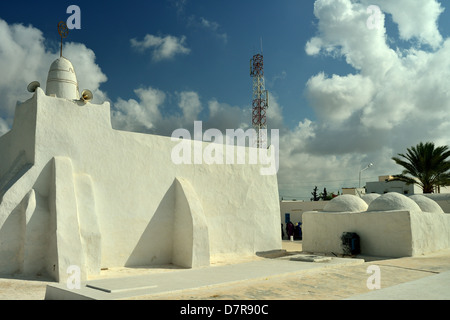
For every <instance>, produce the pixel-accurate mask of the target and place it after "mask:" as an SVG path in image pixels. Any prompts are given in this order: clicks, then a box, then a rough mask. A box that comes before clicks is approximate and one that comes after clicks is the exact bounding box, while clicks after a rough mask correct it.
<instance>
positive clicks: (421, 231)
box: [302, 211, 450, 258]
mask: <svg viewBox="0 0 450 320" xmlns="http://www.w3.org/2000/svg"><path fill="white" fill-rule="evenodd" d="M449 230H450V215H446V214H438V213H424V212H411V211H386V212H362V213H348V212H346V213H345V212H344V213H330V212H305V213H304V214H303V244H302V245H303V251H306V252H316V253H331V252H333V253H335V254H343V253H344V251H343V248H342V240H341V236H342V234H343V233H344V232H356V233H357V234H358V235H359V237H360V248H361V254H364V255H372V256H385V257H394V258H395V257H405V256H415V255H420V254H424V253H429V252H433V251H438V250H442V249H446V248H450V232H449Z"/></svg>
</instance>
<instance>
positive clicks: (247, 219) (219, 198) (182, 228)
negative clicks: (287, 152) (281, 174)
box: [0, 56, 281, 282]
mask: <svg viewBox="0 0 450 320" xmlns="http://www.w3.org/2000/svg"><path fill="white" fill-rule="evenodd" d="M30 90H31V91H33V95H32V97H31V98H30V99H29V100H27V101H25V102H23V103H19V104H18V105H17V106H16V111H15V117H14V123H13V126H12V129H11V131H10V132H8V133H6V134H5V135H3V136H2V137H0V275H1V274H4V275H10V274H16V273H20V274H24V275H36V274H45V275H49V276H51V277H52V278H53V279H54V280H55V281H59V282H62V281H65V280H66V279H67V277H68V273H67V270H68V268H69V267H71V266H78V267H79V268H80V269H81V274H82V279H87V278H88V277H89V275H94V274H98V273H99V272H100V270H101V269H102V268H108V267H133V266H149V265H158V264H174V265H178V266H182V267H188V268H195V267H202V266H208V265H209V264H210V262H211V261H212V260H213V259H215V258H219V257H227V256H230V255H233V256H236V255H237V256H243V255H252V254H255V253H257V252H263V251H271V250H279V249H281V237H280V214H279V212H280V207H279V201H278V187H277V176H276V174H275V175H261V174H260V169H261V167H262V166H263V165H260V164H175V163H173V161H171V150H172V149H173V147H174V146H175V145H176V144H177V143H178V142H175V141H172V139H171V138H169V137H162V136H156V135H147V134H139V133H132V132H124V131H118V130H114V129H113V128H112V126H111V117H110V105H109V103H107V102H105V103H103V104H100V105H96V104H93V103H91V102H90V98H91V94H90V92H89V91H84V92H83V93H82V95H81V96H80V91H79V88H78V82H77V77H76V74H75V69H74V67H73V65H72V64H71V62H70V61H69V60H67V59H66V58H64V57H62V56H61V57H60V58H59V59H57V60H56V61H55V62H53V64H52V65H51V67H50V71H49V73H48V79H47V86H46V91H45V92H44V91H43V90H42V89H41V88H40V87H39V86H37V85H36V84H34V85H31V88H30ZM249 149H250V148H245V150H246V152H248V151H249Z"/></svg>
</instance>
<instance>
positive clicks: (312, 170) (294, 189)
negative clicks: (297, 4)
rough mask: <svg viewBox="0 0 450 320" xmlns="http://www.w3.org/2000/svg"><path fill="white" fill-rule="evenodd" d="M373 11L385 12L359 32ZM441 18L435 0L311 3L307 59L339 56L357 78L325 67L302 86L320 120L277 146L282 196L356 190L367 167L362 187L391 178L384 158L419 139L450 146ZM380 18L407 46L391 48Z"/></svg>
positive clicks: (447, 45)
mask: <svg viewBox="0 0 450 320" xmlns="http://www.w3.org/2000/svg"><path fill="white" fill-rule="evenodd" d="M373 4H375V5H378V6H380V8H381V10H382V12H383V15H382V16H381V20H380V22H381V25H380V26H381V28H378V29H377V28H368V27H367V19H368V18H369V14H368V12H367V7H368V6H369V5H373ZM442 11H443V9H442V7H441V5H440V4H439V3H438V2H437V1H434V0H426V1H409V0H408V1H387V0H386V1H384V0H383V1H381V0H380V1H369V0H367V1H366V0H361V1H351V0H317V1H316V2H315V6H314V14H315V16H316V17H317V19H318V24H317V34H316V35H315V36H314V37H312V38H311V39H310V40H309V41H308V42H307V43H306V45H305V51H306V53H307V54H308V55H310V56H317V55H325V56H328V57H330V58H340V57H344V58H345V61H346V62H347V64H348V65H350V66H351V67H353V68H354V70H355V73H352V74H347V75H331V76H328V75H326V70H323V72H319V73H318V74H317V75H314V76H312V77H311V78H310V79H309V81H308V82H307V84H306V88H305V94H306V96H307V97H308V99H309V101H310V104H311V106H312V108H313V109H314V111H315V112H316V114H317V115H318V119H317V120H316V121H309V120H305V121H303V122H300V124H299V126H298V128H296V129H295V130H293V131H290V132H289V133H288V134H286V135H285V136H284V137H283V139H282V141H281V142H280V145H281V148H282V151H281V152H280V154H281V155H282V157H281V158H280V159H281V160H280V161H281V162H280V171H279V181H280V195H283V193H284V194H285V195H286V194H288V195H289V194H293V195H298V194H303V195H304V196H305V194H306V197H308V196H309V194H308V191H307V190H308V189H309V190H312V189H313V187H314V186H315V185H318V186H319V189H321V188H322V189H323V187H327V186H330V187H331V188H327V189H328V190H329V191H330V192H331V191H333V188H334V187H338V186H341V187H342V186H356V185H357V183H358V181H357V178H358V174H359V170H360V169H361V168H363V167H364V166H365V165H367V164H368V163H370V162H372V163H374V164H375V166H374V167H372V168H371V169H370V170H367V171H365V172H364V175H365V177H366V178H369V181H370V178H372V179H373V178H376V176H378V175H385V174H395V173H398V172H399V171H400V170H401V168H400V167H398V166H397V165H395V163H394V162H393V161H392V160H391V157H392V156H394V155H396V154H397V153H401V152H404V151H405V150H406V148H408V147H410V146H412V145H415V144H417V143H418V142H420V141H424V142H426V141H434V142H436V143H437V144H439V145H445V144H447V145H449V143H450V138H449V137H448V134H446V132H448V129H449V123H450V100H449V98H450V90H449V89H448V88H449V87H450V39H443V38H442V36H441V34H440V33H439V30H438V28H437V20H438V18H439V15H440V14H441V13H442ZM385 14H391V15H392V19H393V21H394V22H395V23H397V25H398V29H399V33H400V37H401V38H402V40H405V41H409V43H410V48H409V49H402V50H400V49H398V48H397V47H395V38H394V37H393V36H394V35H388V34H387V31H386V28H385V27H384V23H385ZM388 39H389V41H388ZM402 45H403V46H404V43H403V44H402ZM426 45H428V47H427V46H426ZM430 48H431V50H430ZM300 163H301V164H300ZM321 181H323V182H321ZM365 181H366V180H365V179H363V183H364V182H365Z"/></svg>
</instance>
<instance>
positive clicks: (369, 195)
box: [361, 193, 380, 205]
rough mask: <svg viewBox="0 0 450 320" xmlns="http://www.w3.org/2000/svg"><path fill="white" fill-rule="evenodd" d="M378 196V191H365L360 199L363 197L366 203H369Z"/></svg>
mask: <svg viewBox="0 0 450 320" xmlns="http://www.w3.org/2000/svg"><path fill="white" fill-rule="evenodd" d="M379 196H380V195H379V194H378V193H367V194H365V195H363V196H362V197H361V199H363V200H364V201H365V202H366V203H367V205H369V204H370V203H371V202H372V201H373V200H375V199H376V198H378V197H379Z"/></svg>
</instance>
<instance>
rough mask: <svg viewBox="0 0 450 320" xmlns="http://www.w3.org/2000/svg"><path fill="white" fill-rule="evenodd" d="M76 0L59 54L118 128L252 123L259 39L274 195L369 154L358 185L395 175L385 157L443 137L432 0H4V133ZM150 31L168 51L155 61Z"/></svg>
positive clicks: (442, 12)
mask: <svg viewBox="0 0 450 320" xmlns="http://www.w3.org/2000/svg"><path fill="white" fill-rule="evenodd" d="M72 4H75V5H78V6H79V7H80V9H81V30H71V31H70V34H69V37H68V38H67V39H66V41H65V43H66V45H65V51H64V52H65V56H67V57H68V58H69V59H71V61H72V62H73V63H74V65H75V69H76V71H77V76H78V79H79V82H80V85H81V86H85V87H86V88H89V89H91V90H93V91H94V94H95V96H96V99H97V102H102V101H101V100H108V101H110V102H111V108H112V111H113V112H112V118H113V119H112V121H113V125H115V127H116V128H118V129H122V130H130V131H140V132H146V133H155V134H163V135H168V134H170V132H171V131H172V130H174V129H176V128H179V127H184V126H187V127H189V126H192V124H193V121H194V120H203V121H205V122H206V123H208V126H210V127H217V128H219V129H221V130H224V129H225V128H230V129H233V128H237V127H240V126H241V127H242V125H243V123H244V124H247V125H248V126H250V124H251V119H250V106H251V99H252V79H251V78H250V76H249V61H250V59H251V57H252V56H253V55H254V54H256V53H259V51H260V49H261V39H262V49H263V54H264V62H265V80H266V89H268V90H269V92H270V95H271V106H272V108H271V112H272V113H271V114H269V119H268V121H269V127H270V128H278V129H280V132H281V137H280V171H279V175H278V181H279V187H280V188H279V189H280V196H284V197H287V198H297V199H304V200H308V199H309V198H310V192H311V191H312V189H313V188H314V186H315V185H317V186H318V187H319V189H321V190H322V189H323V188H324V187H327V190H328V191H329V192H338V191H340V188H342V187H351V186H356V185H357V184H358V173H359V170H360V169H361V168H364V167H365V166H366V165H367V164H368V163H369V162H372V163H374V164H375V165H374V167H372V168H371V169H370V170H367V171H365V172H364V176H363V183H364V181H374V180H376V179H377V177H378V176H379V175H387V174H396V173H398V172H399V170H400V169H399V168H398V167H396V166H395V165H394V164H393V162H392V160H391V159H390V158H391V157H392V156H395V155H396V154H397V153H401V152H404V151H405V149H406V148H407V147H410V146H412V145H415V144H417V143H418V142H420V141H425V140H427V141H428V140H429V141H434V142H436V143H437V144H448V143H449V142H450V140H449V138H448V134H447V132H448V131H447V129H448V128H450V119H449V116H448V114H449V112H448V111H450V103H449V101H448V98H449V94H448V91H447V90H446V88H448V87H450V77H449V75H450V74H449V73H450V54H447V53H450V41H447V39H448V37H449V33H450V12H449V10H448V9H447V8H446V7H445V6H446V5H447V2H444V1H437V0H399V1H395V2H393V1H389V0H373V1H369V0H355V1H350V0H317V1H313V0H310V1H300V0H280V1H269V0H259V1H256V0H245V1H237V0H228V1H206V0H158V1H138V0H129V1H126V2H125V1H120V2H119V1H110V2H104V1H102V2H100V1H57V2H56V1H51V2H50V1H45V2H42V1H40V2H38V1H23V2H9V1H8V2H6V1H2V2H1V3H0V74H3V75H4V76H3V78H4V79H3V80H0V94H3V95H4V96H5V95H6V96H7V97H6V99H4V101H3V102H2V103H3V104H0V134H2V133H4V132H6V131H7V130H8V128H9V127H10V125H11V123H12V118H13V103H14V102H15V101H16V100H24V99H26V98H27V97H28V96H27V93H26V92H24V90H23V87H24V86H25V87H26V85H27V84H28V83H29V82H31V81H33V80H38V81H40V82H41V84H45V80H46V73H47V71H48V67H49V65H50V63H51V61H52V60H54V59H55V58H56V57H57V55H58V46H59V35H58V33H57V29H56V26H57V23H58V22H59V21H65V20H67V18H68V17H69V16H70V14H68V13H66V9H67V7H68V6H69V5H72ZM369 5H377V6H379V7H380V8H381V11H382V13H383V18H384V19H383V21H382V23H383V24H382V26H383V28H381V29H380V30H368V28H367V27H366V24H365V21H366V19H368V18H369V14H368V13H366V8H367V7H368V6H369ZM2 22H3V24H1V23H2ZM20 24H21V25H23V27H24V28H22V29H21V28H18V27H17V26H18V25H20ZM169 40H170V41H169ZM158 41H159V42H160V43H165V44H169V43H170V44H172V45H173V46H172V47H171V49H170V50H169V54H166V55H164V54H163V53H161V52H159V53H160V55H159V58H158V56H157V53H158V49H161V48H162V47H161V46H160V47H158V46H157V45H156V44H155V43H156V42H158ZM14 50H17V54H14ZM10 51H12V53H11V52H10ZM447 51H449V52H447ZM166 53H167V52H166ZM447 57H449V58H447ZM24 61H28V62H27V63H24ZM447 63H448V65H447ZM30 64H31V66H29V65H30ZM33 64H34V65H33ZM25 65H26V66H27V67H24V66H25ZM1 68H3V70H2V69H1ZM447 72H448V73H447ZM2 81H3V82H2ZM83 88H84V87H83ZM80 89H81V88H80Z"/></svg>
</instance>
